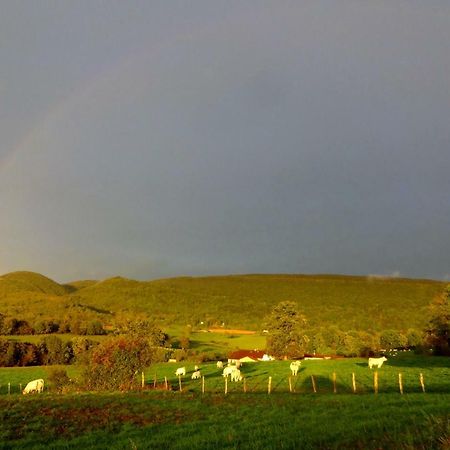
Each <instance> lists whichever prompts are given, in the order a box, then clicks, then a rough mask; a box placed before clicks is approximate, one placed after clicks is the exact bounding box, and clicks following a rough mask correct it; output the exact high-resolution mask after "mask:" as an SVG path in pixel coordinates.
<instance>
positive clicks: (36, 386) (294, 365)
mask: <svg viewBox="0 0 450 450" xmlns="http://www.w3.org/2000/svg"><path fill="white" fill-rule="evenodd" d="M385 361H387V358H386V357H385V356H382V357H381V358H369V361H368V366H369V369H372V368H373V367H376V368H378V369H379V368H380V367H381V366H382V365H383V363H384V362H385ZM216 366H217V368H218V369H223V371H222V376H223V377H225V378H228V377H230V380H231V381H234V382H238V381H242V379H243V376H242V373H241V370H240V367H241V363H240V361H236V363H235V364H234V365H233V364H231V362H228V365H227V366H225V367H224V364H223V362H222V361H217V363H216ZM300 366H301V361H292V362H291V364H290V365H289V368H290V370H291V374H292V376H294V377H295V376H297V374H298V370H299V368H300ZM175 375H176V376H177V377H185V376H186V367H179V368H178V369H177V370H176V371H175ZM201 376H202V374H201V372H200V368H199V367H198V366H195V367H194V372H193V373H192V375H191V379H192V380H198V379H200V378H201ZM43 391H44V380H43V379H42V378H39V379H37V380H33V381H30V382H29V383H28V384H27V385H26V386H25V389H24V390H23V391H22V393H23V394H24V395H25V394H33V393H37V394H40V393H41V392H43Z"/></svg>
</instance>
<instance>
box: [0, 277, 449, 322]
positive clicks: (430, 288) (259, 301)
mask: <svg viewBox="0 0 450 450" xmlns="http://www.w3.org/2000/svg"><path fill="white" fill-rule="evenodd" d="M0 280H1V281H0V286H2V287H1V288H0V312H4V311H5V312H7V311H8V310H9V311H10V310H11V306H12V305H14V310H15V311H21V313H22V315H23V316H32V315H33V314H35V313H40V314H41V313H42V307H43V305H44V307H45V308H49V304H51V305H52V308H53V311H54V312H55V313H62V312H63V311H64V308H67V307H68V306H67V305H83V307H88V308H91V309H92V310H98V311H111V312H113V313H119V312H127V313H145V314H149V315H151V316H152V317H154V318H156V319H157V320H158V321H160V322H161V324H162V325H166V326H167V325H171V326H173V325H186V324H192V325H194V326H195V325H197V326H198V325H200V323H201V322H204V325H205V326H207V325H220V324H222V323H225V326H226V327H230V328H249V329H254V330H260V329H261V328H262V326H263V323H262V322H263V318H264V316H266V315H267V314H268V312H269V311H270V310H271V309H272V308H273V306H274V305H276V304H277V303H279V302H280V301H285V300H291V301H295V302H297V303H298V305H299V307H300V308H301V310H302V311H303V312H304V314H305V315H306V317H307V319H308V322H309V325H310V326H313V327H315V326H327V325H331V324H336V325H338V326H339V327H340V328H341V329H343V330H345V329H360V330H375V331H380V330H383V329H388V328H394V329H408V328H422V327H423V326H424V325H425V323H426V311H427V306H428V304H429V302H430V301H431V300H432V299H433V297H434V296H435V295H436V294H438V293H439V292H440V291H441V290H442V289H443V287H444V283H443V282H438V281H432V280H415V279H399V278H373V277H353V276H339V275H233V276H210V277H182V278H169V279H162V280H155V281H146V282H140V281H135V280H130V279H126V278H122V277H115V278H110V279H107V280H103V281H99V282H94V281H83V282H74V283H69V284H68V285H65V286H62V285H59V284H57V283H55V282H53V281H52V280H49V279H48V278H46V277H43V276H42V275H38V274H33V273H28V272H19V273H17V272H16V273H14V274H8V275H4V276H3V277H0ZM2 283H3V285H2ZM27 289H28V290H27ZM50 312H51V309H50V310H47V311H46V314H49V313H50Z"/></svg>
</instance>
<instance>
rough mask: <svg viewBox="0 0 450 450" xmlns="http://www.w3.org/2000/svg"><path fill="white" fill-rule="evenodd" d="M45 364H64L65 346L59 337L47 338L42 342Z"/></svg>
mask: <svg viewBox="0 0 450 450" xmlns="http://www.w3.org/2000/svg"><path fill="white" fill-rule="evenodd" d="M41 348H42V350H41V351H42V352H43V355H44V357H43V362H44V364H49V365H50V364H64V363H65V362H66V359H65V355H64V353H65V345H64V343H63V341H62V340H61V339H60V338H59V337H57V336H47V337H45V338H44V339H42V341H41Z"/></svg>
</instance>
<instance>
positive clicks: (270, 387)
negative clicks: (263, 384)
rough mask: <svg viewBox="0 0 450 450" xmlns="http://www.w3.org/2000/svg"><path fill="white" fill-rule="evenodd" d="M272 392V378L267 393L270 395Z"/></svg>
mask: <svg viewBox="0 0 450 450" xmlns="http://www.w3.org/2000/svg"><path fill="white" fill-rule="evenodd" d="M271 391H272V377H269V383H268V385H267V393H268V394H270V392H271Z"/></svg>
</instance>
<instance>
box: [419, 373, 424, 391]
mask: <svg viewBox="0 0 450 450" xmlns="http://www.w3.org/2000/svg"><path fill="white" fill-rule="evenodd" d="M419 381H420V386H421V387H422V392H425V382H424V380H423V373H421V374H420V375H419Z"/></svg>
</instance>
